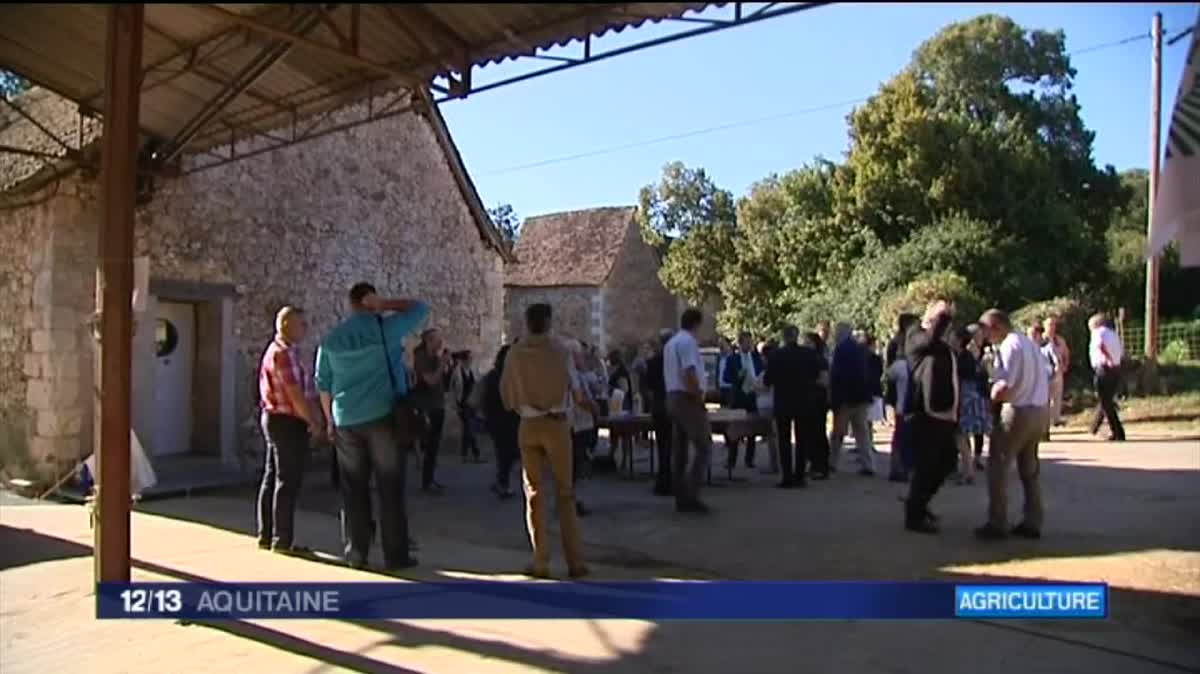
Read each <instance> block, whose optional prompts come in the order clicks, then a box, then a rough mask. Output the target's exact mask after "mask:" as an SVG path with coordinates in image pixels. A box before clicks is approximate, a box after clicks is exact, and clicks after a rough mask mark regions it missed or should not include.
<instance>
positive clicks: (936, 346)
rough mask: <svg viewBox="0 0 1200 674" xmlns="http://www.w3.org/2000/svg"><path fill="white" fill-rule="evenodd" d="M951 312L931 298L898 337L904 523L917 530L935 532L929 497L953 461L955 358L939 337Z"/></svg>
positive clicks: (955, 447)
mask: <svg viewBox="0 0 1200 674" xmlns="http://www.w3.org/2000/svg"><path fill="white" fill-rule="evenodd" d="M953 317H954V309H953V307H951V305H950V304H949V303H947V302H946V301H945V300H938V301H936V302H933V303H931V304H930V305H929V307H928V308H927V309H926V310H925V316H924V318H923V319H921V324H920V325H919V326H915V327H913V328H911V329H910V330H909V332H908V335H907V336H906V338H905V340H904V341H905V344H904V351H905V354H906V355H907V357H908V362H909V363H910V365H911V368H912V369H911V372H912V374H911V376H910V378H909V395H908V398H907V401H906V404H905V407H906V410H905V423H906V424H907V425H908V427H909V428H910V429H911V435H910V438H911V440H912V443H913V448H914V449H915V451H916V465H915V470H914V472H913V478H912V482H911V483H910V484H909V491H908V500H907V502H906V505H907V507H906V509H905V514H904V528H906V529H908V530H909V531H916V532H918V533H923V534H935V533H937V532H938V526H937V517H936V516H934V515H933V513H931V512H929V502H930V501H931V500H932V499H933V496H934V494H936V493H937V491H938V489H939V488H940V487H941V486H942V483H943V482H945V480H946V478H947V477H948V476H949V475H950V473H951V472H953V471H954V467H955V465H956V464H957V461H958V442H957V434H958V360H957V358H955V355H954V351H953V350H952V349H951V348H950V344H949V343H948V342H947V341H946V339H945V337H946V332H947V330H949V329H950V321H951V320H952V319H953Z"/></svg>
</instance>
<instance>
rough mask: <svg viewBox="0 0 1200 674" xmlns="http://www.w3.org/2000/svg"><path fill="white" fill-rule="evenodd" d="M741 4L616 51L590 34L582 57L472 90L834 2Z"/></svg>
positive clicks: (517, 80) (620, 8)
mask: <svg viewBox="0 0 1200 674" xmlns="http://www.w3.org/2000/svg"><path fill="white" fill-rule="evenodd" d="M742 4H743V3H734V18H733V19H732V20H728V21H714V22H713V23H711V24H709V25H704V26H700V27H698V28H694V29H692V30H686V31H683V32H680V33H675V34H674V35H664V36H663V37H659V38H655V39H652V40H647V41H645V42H640V43H636V44H632V45H628V46H625V47H620V48H618V49H613V50H610V51H606V52H603V53H600V54H596V53H594V52H593V51H592V44H591V40H590V36H588V38H585V39H584V41H583V50H584V53H583V57H582V58H578V59H570V58H567V57H558V58H553V57H551V58H550V60H561V61H563V62H562V63H560V64H558V65H555V66H550V67H548V68H543V69H541V70H535V71H533V72H530V73H524V74H522V75H516V76H514V77H509V78H507V79H503V80H500V81H497V82H489V83H487V84H484V85H480V86H478V87H475V88H474V90H473V91H472V92H471V93H475V94H479V93H483V92H485V91H488V90H490V89H496V88H499V87H502V86H505V85H509V84H516V83H517V82H524V81H525V80H531V79H533V78H535V77H541V76H543V75H549V74H551V73H556V72H560V71H563V70H567V69H569V68H575V67H578V66H581V65H585V64H588V63H595V62H596V61H602V60H604V59H609V58H612V57H614V56H620V55H621V54H628V53H630V52H635V51H641V50H643V49H649V48H650V47H657V46H659V45H663V44H668V43H671V42H677V41H679V40H684V39H687V38H689V37H695V36H698V35H706V34H708V33H715V32H717V31H719V30H726V29H729V28H735V27H737V26H744V25H746V24H750V23H757V22H759V21H765V20H767V19H772V18H775V17H777V16H784V15H787V14H794V13H796V12H803V11H805V10H809V9H814V8H816V7H821V6H824V5H831V4H834V3H832V2H797V3H787V4H785V5H784V6H782V7H777V6H776V5H778V4H779V3H771V5H770V6H768V7H762V8H759V9H758V10H756V11H755V12H754V13H752V14H750V15H743V13H742V9H743V8H742ZM598 12H599V13H600V14H603V13H604V12H615V13H618V14H622V13H625V12H624V9H623V8H622V7H611V8H605V9H602V10H598ZM631 16H637V15H636V14H631ZM580 18H582V17H579V16H577V17H575V18H574V19H573V20H578V19H580ZM506 41H507V42H509V43H511V38H506ZM543 56H544V55H533V58H542V57H543ZM519 59H520V57H518V60H519ZM454 98H458V97H457V96H455V95H453V94H450V95H446V96H443V97H442V98H439V99H437V100H436V101H434V102H435V103H444V102H446V101H448V100H451V99H454Z"/></svg>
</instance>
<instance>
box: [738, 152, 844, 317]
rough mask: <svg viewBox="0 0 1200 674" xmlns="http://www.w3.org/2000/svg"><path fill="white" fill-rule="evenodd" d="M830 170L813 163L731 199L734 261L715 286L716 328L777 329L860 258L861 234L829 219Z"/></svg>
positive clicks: (826, 165)
mask: <svg viewBox="0 0 1200 674" xmlns="http://www.w3.org/2000/svg"><path fill="white" fill-rule="evenodd" d="M836 170H837V167H836V166H835V165H834V164H833V163H831V162H829V161H826V160H824V159H821V158H817V159H816V160H815V161H814V162H812V163H811V164H809V165H806V166H803V167H801V168H799V169H796V170H794V171H790V172H788V173H786V174H784V175H782V176H775V175H772V176H768V177H767V178H765V179H763V180H761V181H759V182H757V183H755V184H754V185H752V186H751V188H750V193H749V194H748V195H747V196H745V197H743V198H742V199H740V200H739V201H738V230H737V232H738V238H737V242H736V249H735V255H734V259H733V263H732V264H731V265H730V266H729V267H728V268H727V269H726V274H725V277H724V278H723V280H722V282H721V286H720V287H721V296H722V298H723V300H724V307H723V309H722V312H721V317H720V322H721V326H722V328H723V329H725V330H726V331H736V330H739V329H743V328H744V329H750V330H753V331H756V332H766V331H771V330H775V329H777V328H778V327H779V325H780V324H781V323H782V322H783V321H784V320H785V319H787V317H788V316H789V315H790V314H792V313H793V312H794V311H795V310H796V305H797V303H798V301H800V300H801V298H802V297H803V296H804V295H805V294H807V292H808V291H810V290H811V289H813V288H816V287H820V286H821V285H822V284H823V283H825V282H826V281H827V280H829V279H830V278H831V277H833V276H836V275H837V273H838V271H839V270H843V269H845V268H846V266H847V265H848V264H849V263H850V262H851V261H852V260H853V259H855V258H856V257H858V256H860V255H861V254H862V251H863V245H862V244H863V241H862V238H861V236H860V235H861V233H862V228H861V227H858V226H856V225H848V224H847V223H846V222H845V221H839V220H837V219H835V218H834V217H833V216H832V203H833V189H834V188H833V185H834V179H835V173H836Z"/></svg>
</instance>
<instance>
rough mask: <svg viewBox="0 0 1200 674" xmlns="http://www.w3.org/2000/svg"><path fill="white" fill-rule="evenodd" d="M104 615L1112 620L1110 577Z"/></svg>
mask: <svg viewBox="0 0 1200 674" xmlns="http://www.w3.org/2000/svg"><path fill="white" fill-rule="evenodd" d="M96 617H97V618H100V619H122V618H124V619H129V618H134V619H173V620H183V621H214V620H240V619H286V618H292V619H346V620H355V619H393V620H420V619H460V620H489V619H542V620H546V619H552V620H572V619H606V618H608V619H633V620H651V621H666V620H946V619H989V620H997V619H1015V620H1029V619H1036V620H1043V619H1066V620H1104V619H1106V618H1108V585H1107V584H1105V583H1027V584H1011V583H1010V584H970V585H967V584H956V583H952V582H940V581H938V582H841V581H836V582H806V581H800V582H759V581H638V582H602V581H601V582H585V583H573V582H568V583H562V582H538V581H529V582H500V581H450V582H407V581H393V582H365V583H209V582H206V583H184V582H169V583H99V584H98V585H97V591H96Z"/></svg>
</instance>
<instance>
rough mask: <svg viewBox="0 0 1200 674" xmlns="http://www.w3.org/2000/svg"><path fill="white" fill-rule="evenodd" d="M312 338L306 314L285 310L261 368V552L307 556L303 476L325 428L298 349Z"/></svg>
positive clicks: (276, 317)
mask: <svg viewBox="0 0 1200 674" xmlns="http://www.w3.org/2000/svg"><path fill="white" fill-rule="evenodd" d="M307 334H308V321H306V320H305V318H304V312H303V311H302V310H300V309H297V308H296V307H291V306H286V307H283V308H282V309H280V310H279V313H278V314H276V316H275V337H274V338H273V339H272V340H271V344H270V345H269V346H267V350H266V351H265V352H264V353H263V357H262V361H261V363H260V364H259V368H258V393H259V400H260V404H261V406H262V430H263V437H264V438H265V439H266V444H267V451H266V464H265V467H264V469H263V479H262V487H261V488H260V489H259V492H258V547H260V548H263V549H268V548H269V549H271V550H274V551H275V552H281V553H284V554H290V553H299V552H303V549H302V548H299V547H297V546H296V545H295V544H294V542H293V540H292V534H293V530H292V528H293V521H294V515H295V512H296V497H297V496H298V495H299V492H300V483H301V480H302V479H303V477H304V464H305V460H306V459H307V458H308V453H309V451H310V438H316V437H319V436H320V434H321V432H322V429H323V428H324V427H325V424H324V421H323V419H322V417H321V413H320V411H319V409H320V408H319V406H318V404H317V390H316V385H315V383H314V381H313V377H312V375H311V373H310V372H309V370H308V368H306V367H305V366H304V362H303V358H302V357H301V354H300V349H299V348H298V345H299V344H300V342H302V341H303V340H304V337H305V335H307Z"/></svg>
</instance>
